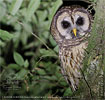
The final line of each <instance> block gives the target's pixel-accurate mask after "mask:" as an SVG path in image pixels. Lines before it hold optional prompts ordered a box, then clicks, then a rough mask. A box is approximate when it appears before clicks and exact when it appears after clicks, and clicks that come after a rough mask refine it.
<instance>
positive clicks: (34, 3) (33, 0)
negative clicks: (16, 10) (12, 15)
mask: <svg viewBox="0 0 105 100" xmlns="http://www.w3.org/2000/svg"><path fill="white" fill-rule="evenodd" d="M39 6H40V0H30V3H29V5H28V9H27V16H26V18H27V20H30V18H31V17H32V15H33V14H34V12H35V11H36V10H37V9H38V7H39Z"/></svg>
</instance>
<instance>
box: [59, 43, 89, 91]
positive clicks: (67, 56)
mask: <svg viewBox="0 0 105 100" xmlns="http://www.w3.org/2000/svg"><path fill="white" fill-rule="evenodd" d="M87 45H88V42H87V41H86V42H84V43H81V44H79V45H76V46H70V47H69V46H67V47H63V46H61V48H60V51H59V57H60V60H61V71H62V74H63V75H64V77H65V79H66V81H67V82H68V84H69V85H70V87H71V89H72V90H73V91H75V90H76V89H77V88H78V85H79V80H80V79H81V77H82V75H81V69H82V65H81V63H82V61H83V58H84V52H85V49H86V48H87Z"/></svg>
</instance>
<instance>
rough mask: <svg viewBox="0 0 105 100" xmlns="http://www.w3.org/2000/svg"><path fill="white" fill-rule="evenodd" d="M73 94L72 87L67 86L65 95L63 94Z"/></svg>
mask: <svg viewBox="0 0 105 100" xmlns="http://www.w3.org/2000/svg"><path fill="white" fill-rule="evenodd" d="M72 94H73V93H72V91H71V89H70V88H67V89H66V91H65V92H64V95H63V96H70V95H72Z"/></svg>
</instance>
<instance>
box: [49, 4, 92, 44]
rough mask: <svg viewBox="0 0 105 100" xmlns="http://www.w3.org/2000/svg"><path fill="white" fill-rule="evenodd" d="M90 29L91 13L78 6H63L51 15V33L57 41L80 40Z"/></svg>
mask: <svg viewBox="0 0 105 100" xmlns="http://www.w3.org/2000/svg"><path fill="white" fill-rule="evenodd" d="M90 30H91V15H90V14H89V12H88V11H87V10H86V9H85V8H83V7H80V6H79V7H78V6H71V7H63V8H61V9H60V10H59V11H58V12H57V13H56V14H55V16H54V17H53V21H52V25H51V33H52V34H53V36H54V38H55V40H56V41H57V42H60V41H64V40H66V41H81V39H82V38H83V37H85V36H86V34H87V33H89V32H90Z"/></svg>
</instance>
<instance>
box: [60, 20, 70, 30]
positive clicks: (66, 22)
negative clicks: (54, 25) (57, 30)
mask: <svg viewBox="0 0 105 100" xmlns="http://www.w3.org/2000/svg"><path fill="white" fill-rule="evenodd" d="M61 25H62V27H63V28H64V29H67V28H68V27H70V23H69V22H68V21H62V22H61Z"/></svg>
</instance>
